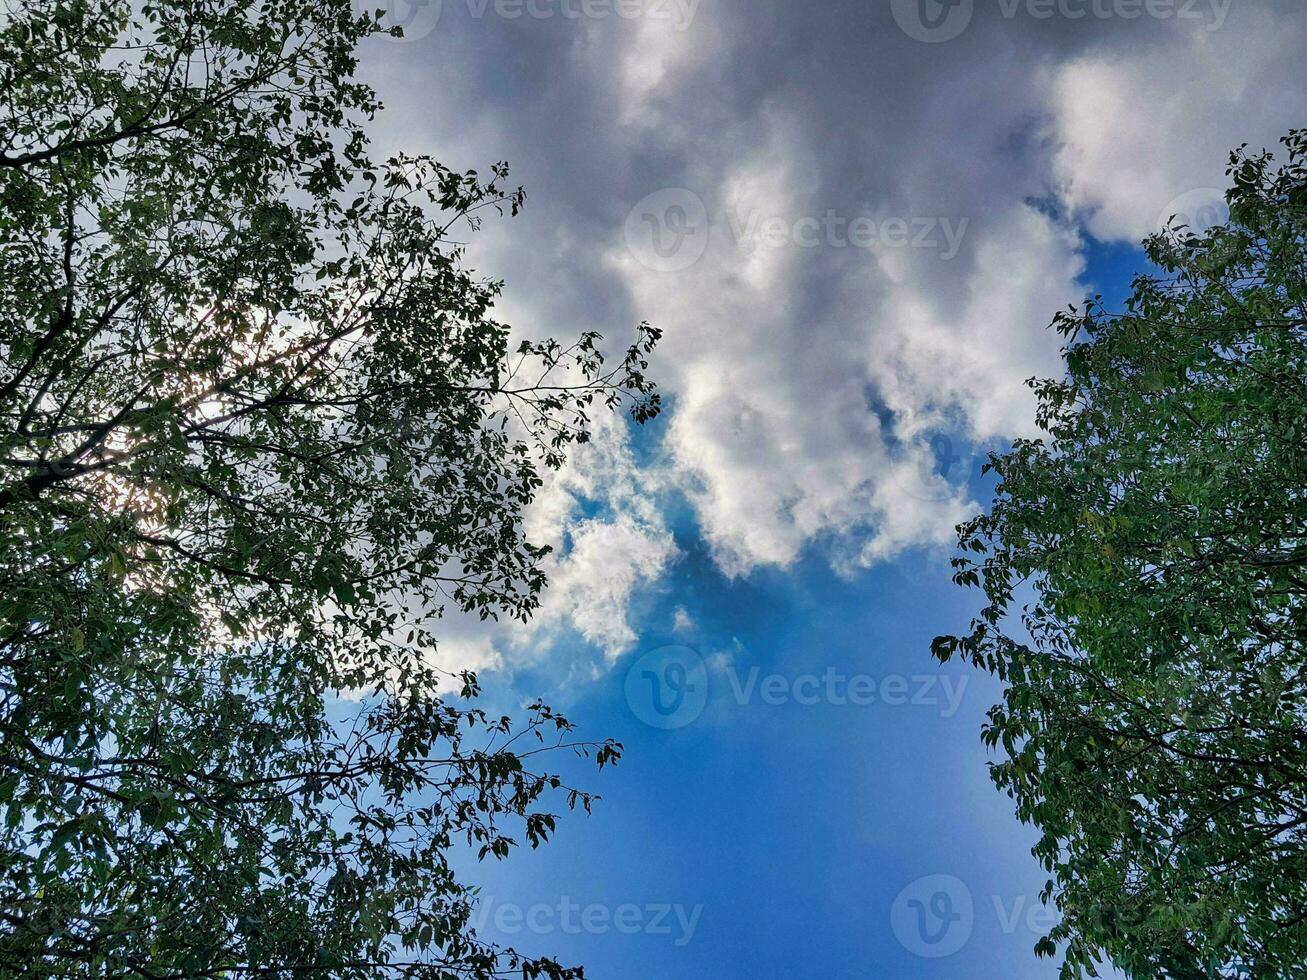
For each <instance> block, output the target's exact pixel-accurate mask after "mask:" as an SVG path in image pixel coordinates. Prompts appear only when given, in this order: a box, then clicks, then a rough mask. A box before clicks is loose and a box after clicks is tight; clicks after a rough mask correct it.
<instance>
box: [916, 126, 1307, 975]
mask: <svg viewBox="0 0 1307 980" xmlns="http://www.w3.org/2000/svg"><path fill="white" fill-rule="evenodd" d="M1284 143H1285V145H1286V148H1287V150H1288V160H1287V162H1286V164H1285V165H1283V166H1281V167H1279V168H1278V169H1277V168H1276V166H1275V165H1274V164H1273V161H1272V157H1271V155H1269V154H1265V153H1262V154H1257V155H1251V154H1248V153H1247V152H1245V151H1243V150H1240V151H1238V152H1236V153H1235V154H1233V155H1232V157H1231V166H1230V171H1229V173H1230V175H1231V176H1232V178H1233V182H1234V187H1233V189H1232V190H1231V191H1230V192H1229V194H1228V200H1229V204H1230V211H1231V221H1230V223H1229V225H1228V226H1222V227H1217V228H1213V229H1212V230H1211V231H1210V232H1208V233H1206V234H1202V235H1198V234H1195V233H1193V232H1192V231H1190V230H1188V229H1185V228H1183V227H1177V228H1172V229H1170V230H1169V231H1168V232H1166V233H1163V234H1159V235H1157V236H1154V237H1153V238H1151V239H1150V240H1149V241H1148V242H1147V243H1146V248H1147V252H1148V256H1149V258H1150V259H1151V260H1152V262H1153V263H1154V264H1155V265H1156V266H1157V267H1158V268H1159V269H1160V271H1161V275H1150V276H1141V277H1140V278H1138V279H1137V280H1136V281H1135V283H1134V291H1133V295H1132V296H1131V297H1130V299H1129V301H1128V302H1127V303H1126V306H1125V310H1124V312H1121V313H1119V314H1112V313H1109V312H1107V311H1106V310H1104V309H1103V307H1102V305H1101V303H1100V302H1099V301H1098V300H1095V301H1092V302H1090V303H1089V304H1088V305H1087V306H1086V307H1085V308H1084V309H1083V310H1081V311H1076V310H1071V311H1068V312H1067V313H1064V314H1062V315H1061V316H1059V317H1058V318H1057V320H1056V324H1055V325H1056V326H1057V327H1058V328H1059V329H1060V330H1061V331H1062V332H1063V333H1064V334H1065V335H1066V336H1067V337H1068V338H1069V344H1068V347H1067V349H1066V366H1067V376H1066V377H1065V379H1063V380H1061V381H1041V382H1038V383H1036V384H1035V385H1034V387H1035V390H1036V392H1037V393H1038V398H1039V413H1038V419H1039V423H1040V425H1041V427H1042V428H1043V429H1044V430H1045V431H1046V432H1047V433H1048V438H1047V439H1046V440H1036V441H1021V442H1018V443H1016V444H1015V445H1014V447H1013V448H1012V451H1011V452H1009V453H1007V454H1005V455H1000V456H995V457H992V468H993V469H994V471H996V472H997V474H998V476H999V478H1000V482H999V484H998V488H997V499H996V500H995V501H994V505H993V509H992V512H991V513H990V514H988V515H986V516H982V517H978V518H976V519H975V520H972V521H970V522H969V523H967V524H964V525H963V526H962V527H961V528H960V534H961V537H960V543H961V547H962V549H963V551H964V552H965V553H967V555H968V556H967V557H961V558H958V559H957V560H956V561H955V566H956V568H957V573H956V576H955V578H956V581H957V582H959V583H960V584H962V585H967V586H979V587H980V588H982V589H983V591H984V593H985V597H986V600H987V604H986V605H985V607H984V609H983V611H982V612H981V614H980V615H979V617H978V618H977V619H976V620H975V621H974V622H973V623H972V626H971V630H970V632H969V633H968V634H966V635H963V636H957V637H941V638H940V639H939V640H937V641H936V642H935V652H936V654H937V655H938V656H939V657H941V658H942V659H945V660H947V659H948V658H949V657H951V656H953V655H959V656H962V657H964V658H966V659H967V660H969V661H971V662H973V663H975V664H976V665H978V666H980V667H983V668H985V669H987V670H989V671H992V672H994V673H995V674H997V675H998V676H999V677H1001V678H1002V679H1003V680H1004V681H1006V683H1007V690H1006V694H1005V697H1004V700H1003V703H1002V704H1000V705H998V706H996V707H995V708H993V709H992V711H991V712H990V715H989V722H988V724H987V726H986V729H985V733H984V737H985V741H986V742H987V743H988V744H989V745H990V746H991V747H996V746H1001V747H1002V749H1003V753H1004V755H1005V759H1004V760H1003V761H1001V762H999V763H998V764H996V765H995V766H994V767H993V776H994V780H995V782H996V783H997V784H998V785H999V786H1000V787H1002V788H1003V789H1005V790H1006V791H1007V793H1008V794H1009V795H1010V796H1011V797H1012V798H1013V799H1014V800H1015V801H1016V804H1017V812H1018V813H1019V815H1020V817H1021V818H1022V820H1024V821H1027V822H1030V823H1033V824H1034V825H1035V826H1037V827H1038V828H1039V830H1040V831H1041V832H1042V836H1041V838H1040V841H1039V843H1038V845H1037V846H1036V847H1035V854H1036V855H1037V856H1038V857H1039V858H1040V859H1041V860H1042V862H1043V863H1044V865H1045V866H1046V867H1047V868H1048V870H1049V871H1050V872H1052V874H1053V878H1052V879H1051V880H1050V881H1049V883H1048V889H1047V892H1046V894H1045V899H1046V900H1051V901H1053V902H1055V903H1056V906H1057V908H1058V910H1059V911H1060V912H1061V922H1060V924H1059V925H1057V926H1056V927H1055V928H1054V929H1053V930H1052V932H1051V933H1050V934H1049V936H1048V937H1047V938H1046V939H1044V940H1043V941H1042V942H1041V943H1040V945H1039V950H1040V951H1041V952H1043V953H1045V954H1049V955H1051V954H1052V953H1053V952H1055V950H1056V949H1057V948H1058V947H1059V946H1062V947H1065V954H1066V959H1065V967H1064V969H1063V971H1062V972H1063V976H1066V977H1077V976H1082V975H1084V973H1089V974H1090V975H1096V974H1094V970H1093V964H1094V963H1095V962H1097V961H1098V960H1099V958H1100V957H1101V955H1102V954H1106V955H1107V956H1109V957H1110V958H1111V960H1112V961H1113V962H1115V963H1116V965H1117V966H1119V967H1120V968H1121V969H1122V970H1124V971H1125V972H1126V973H1127V974H1128V975H1129V976H1132V977H1140V978H1145V977H1147V978H1154V977H1172V978H1186V980H1188V978H1209V977H1235V976H1253V977H1268V978H1269V977H1298V976H1301V975H1302V974H1301V968H1302V964H1303V963H1304V962H1307V601H1305V598H1307V236H1305V235H1304V231H1305V230H1307V169H1305V167H1304V163H1305V161H1307V132H1304V131H1299V132H1294V133H1292V134H1290V135H1289V136H1288V137H1287V138H1286V139H1285V140H1284Z"/></svg>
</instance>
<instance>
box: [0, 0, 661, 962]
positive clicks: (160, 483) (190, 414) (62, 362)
mask: <svg viewBox="0 0 1307 980" xmlns="http://www.w3.org/2000/svg"><path fill="white" fill-rule="evenodd" d="M10 8H11V15H10V17H9V18H8V19H7V20H6V21H5V22H4V23H3V26H0V202H2V205H0V318H2V323H0V352H2V354H3V358H2V361H3V364H2V367H0V420H2V422H0V583H2V585H0V973H3V974H4V975H9V976H12V975H18V974H21V975H24V976H50V977H56V976H58V977H64V976H141V977H150V978H172V977H208V976H224V977H239V976H247V975H257V976H267V977H291V976H295V977H303V976H319V977H326V976H331V977H376V976H389V975H404V976H414V977H441V978H447V977H455V976H478V977H485V976H492V975H499V974H500V973H501V972H504V971H508V970H513V971H517V972H519V973H521V974H522V975H524V976H527V977H534V976H542V975H547V976H553V977H564V976H579V975H580V972H579V971H574V970H571V969H566V970H565V969H563V968H562V967H560V966H558V965H557V964H555V963H552V962H551V961H536V960H531V959H527V958H525V957H522V956H519V955H518V954H516V953H513V952H512V951H501V950H498V949H496V948H494V947H492V946H490V945H488V944H487V943H485V942H483V941H482V940H480V939H479V938H478V937H477V936H476V935H475V932H474V931H473V930H472V929H471V928H470V926H469V911H470V905H471V901H472V898H473V893H472V891H471V890H470V889H469V888H468V887H467V886H465V885H464V884H463V883H461V882H460V881H458V880H456V879H455V877H454V876H453V874H452V872H451V870H450V861H449V857H450V855H451V852H452V850H453V849H454V848H455V847H462V846H467V845H470V846H471V847H472V848H474V849H476V850H477V851H478V852H479V853H480V854H481V855H482V856H483V857H484V856H486V855H493V856H495V857H503V856H504V855H506V854H507V853H508V852H509V849H510V847H511V846H512V845H513V843H514V840H515V838H516V836H517V835H523V834H524V835H525V839H526V840H529V841H530V843H531V844H532V845H533V846H534V845H536V844H539V843H540V842H541V841H542V840H544V839H545V838H546V837H547V836H548V834H549V833H550V832H551V831H552V830H553V828H554V821H555V818H554V816H553V815H552V814H551V813H550V812H549V810H548V809H547V807H548V806H549V805H550V803H549V801H551V800H557V801H558V802H559V803H560V804H561V803H562V802H563V801H566V804H567V805H568V806H570V807H575V806H578V805H581V806H584V807H585V808H586V809H587V810H588V809H589V806H590V802H591V797H590V796H589V795H587V794H585V793H583V792H581V791H579V790H574V789H571V788H570V787H568V786H567V785H565V784H564V783H563V781H562V780H561V779H560V778H559V777H558V776H557V775H554V774H551V773H550V772H548V771H545V770H544V769H542V768H541V764H542V763H543V762H544V761H545V760H544V759H542V758H541V755H542V753H544V752H547V751H552V750H555V749H558V748H564V749H570V750H572V751H575V752H577V753H582V754H585V755H588V756H590V757H591V758H592V759H595V760H597V762H598V764H599V766H600V767H602V766H603V765H604V764H606V763H609V762H611V761H614V760H615V759H616V758H617V757H618V755H619V752H620V747H619V746H617V745H615V744H614V743H611V742H599V743H586V742H581V741H577V740H576V739H575V736H573V735H572V734H571V726H570V725H569V723H568V722H567V721H566V720H565V719H563V718H561V717H559V716H557V715H556V714H554V713H553V712H552V711H550V710H549V709H548V708H547V707H545V706H544V705H535V706H533V707H532V708H531V709H530V713H529V717H528V718H527V719H526V720H525V721H524V722H523V723H522V724H521V725H520V726H515V725H514V724H513V723H512V722H510V721H509V720H508V719H506V718H505V719H494V718H488V717H486V715H485V713H484V712H483V711H482V710H481V709H478V708H477V707H475V705H474V704H471V703H468V702H465V701H463V700H462V698H473V697H475V696H476V694H477V683H476V679H475V677H473V676H472V675H470V674H463V675H461V676H460V678H459V679H458V680H457V682H456V683H457V687H458V688H459V689H460V691H461V698H454V697H441V696H440V695H439V694H438V692H437V684H438V683H439V682H440V681H441V680H442V678H444V677H445V675H442V674H441V673H440V672H439V671H438V670H437V669H436V668H435V666H433V663H434V661H433V659H432V655H433V653H434V651H435V650H436V649H437V646H438V641H437V636H436V633H435V629H436V627H437V625H438V620H439V617H440V615H441V613H442V612H443V611H444V610H445V608H446V607H447V606H452V607H456V608H457V609H459V610H462V611H464V612H467V613H472V614H477V615H480V616H481V617H482V618H488V617H497V616H500V615H506V616H510V617H516V618H522V619H525V618H526V617H528V616H530V614H531V613H532V611H533V610H534V609H535V608H536V606H537V604H538V601H539V595H540V590H541V588H542V587H543V585H544V578H543V575H542V572H541V567H540V560H541V558H542V557H543V555H544V554H545V550H546V549H543V548H539V547H536V546H533V545H532V544H531V543H530V542H529V541H527V540H526V539H525V538H524V535H523V532H522V525H521V520H520V518H521V515H522V512H523V508H524V507H525V506H526V505H527V504H528V503H529V502H530V501H531V499H532V498H533V496H534V494H535V492H536V491H537V489H538V488H539V487H540V486H541V484H542V480H543V479H544V475H545V474H546V473H547V471H548V470H549V469H550V468H553V467H557V466H559V465H560V464H561V463H562V462H563V458H564V454H565V452H566V451H567V449H568V447H569V446H570V445H572V444H574V443H577V442H581V441H584V440H585V439H586V437H587V431H588V420H589V417H590V416H589V413H590V412H592V411H594V410H601V411H607V410H609V409H611V408H614V407H617V406H619V405H620V404H626V405H628V406H629V408H630V410H631V412H632V414H633V415H634V417H635V418H636V420H637V421H644V420H646V419H647V418H649V417H651V416H652V415H653V414H654V413H655V412H656V411H657V410H658V398H657V394H656V393H655V392H654V390H653V388H652V385H651V384H650V383H649V381H648V380H647V379H646V377H645V375H644V373H643V372H644V370H645V369H646V366H647V365H646V360H645V359H646V356H647V354H648V353H649V351H650V349H651V347H652V345H653V343H654V342H655V341H656V339H657V333H656V331H654V330H653V329H651V328H649V327H647V326H642V327H641V328H640V330H639V331H638V336H637V338H636V342H635V343H634V345H633V346H631V347H630V348H629V349H628V350H627V351H626V353H625V356H624V358H623V359H622V360H621V362H620V364H618V365H616V366H611V365H608V366H606V365H605V361H604V358H603V356H602V354H601V351H600V346H599V341H600V338H599V337H598V336H596V335H593V334H587V335H584V336H582V337H581V338H579V339H578V340H577V341H576V342H574V343H572V344H570V345H566V346H565V345H562V344H559V343H555V342H552V341H550V342H545V343H526V344H522V345H521V346H520V347H519V348H510V342H509V330H508V328H507V327H506V326H504V325H503V324H501V323H498V322H497V321H495V320H494V319H493V318H492V316H491V310H492V305H493V302H494V300H495V297H496V294H497V292H498V290H499V284H498V283H496V282H493V281H483V280H481V279H478V278H477V277H476V276H475V275H474V274H473V273H472V272H471V271H470V270H469V269H467V268H466V266H465V262H464V252H463V248H462V246H460V245H458V244H457V243H455V242H454V241H452V240H451V230H452V229H454V228H455V227H458V228H460V229H467V228H475V227H476V226H477V224H478V223H479V221H480V220H481V215H482V214H483V213H484V212H485V211H486V209H488V208H496V209H500V210H508V211H511V212H512V213H514V214H515V213H516V212H517V210H518V208H519V206H520V205H521V203H522V193H521V191H520V190H516V191H515V190H511V189H508V188H507V187H506V186H505V181H506V179H507V169H506V167H504V166H503V165H497V166H496V167H494V168H493V170H492V172H491V173H490V175H489V176H488V178H487V179H482V178H481V177H479V176H478V175H477V174H476V173H475V172H468V173H457V172H454V171H452V170H450V169H448V168H446V167H444V166H441V165H440V164H439V163H437V162H435V161H433V160H430V159H427V158H423V157H400V158H396V159H392V160H389V161H387V162H386V163H385V164H383V165H376V164H374V163H372V162H371V161H370V160H369V158H368V155H367V149H368V142H367V138H366V135H365V131H364V128H363V127H364V125H365V124H366V122H367V119H368V118H369V117H370V116H371V115H372V114H373V113H374V112H375V111H377V109H378V108H379V107H378V104H377V101H376V99H375V97H374V95H373V93H372V92H371V91H369V90H368V89H367V88H366V87H365V86H363V85H361V84H359V83H357V82H356V81H354V80H353V79H352V72H353V70H354V68H355V46H356V44H357V42H358V41H359V40H360V39H362V38H364V37H365V36H367V35H369V34H371V33H374V32H376V31H378V30H380V27H379V12H378V13H377V14H371V15H359V14H356V13H355V12H353V11H352V10H351V4H350V2H349V0H262V2H261V3H258V4H248V3H246V2H244V0H148V2H146V3H140V2H139V0H133V2H127V0H42V2H40V3H35V2H30V0H19V2H17V3H16V4H10Z"/></svg>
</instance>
